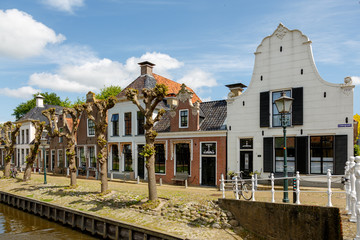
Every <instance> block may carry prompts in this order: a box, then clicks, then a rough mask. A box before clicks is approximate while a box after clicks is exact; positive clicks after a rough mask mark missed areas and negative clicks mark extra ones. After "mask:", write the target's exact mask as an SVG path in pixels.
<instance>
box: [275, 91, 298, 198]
mask: <svg viewBox="0 0 360 240" xmlns="http://www.w3.org/2000/svg"><path fill="white" fill-rule="evenodd" d="M293 100H294V99H293V98H291V97H288V96H286V93H285V92H284V91H283V92H282V96H281V97H279V98H278V99H276V100H275V105H276V108H277V110H278V112H279V113H280V114H281V126H282V127H283V131H284V177H285V179H284V198H283V202H284V203H287V202H289V198H288V179H287V177H288V173H287V158H286V157H287V149H286V126H287V125H288V124H289V122H288V120H287V119H286V118H285V115H286V114H287V113H289V112H290V109H291V105H292V102H293Z"/></svg>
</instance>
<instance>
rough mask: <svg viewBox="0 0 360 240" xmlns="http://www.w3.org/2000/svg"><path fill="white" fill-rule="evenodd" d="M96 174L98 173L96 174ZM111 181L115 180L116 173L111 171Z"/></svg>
mask: <svg viewBox="0 0 360 240" xmlns="http://www.w3.org/2000/svg"><path fill="white" fill-rule="evenodd" d="M95 174H96V173H95ZM110 180H114V172H113V171H112V170H111V172H110Z"/></svg>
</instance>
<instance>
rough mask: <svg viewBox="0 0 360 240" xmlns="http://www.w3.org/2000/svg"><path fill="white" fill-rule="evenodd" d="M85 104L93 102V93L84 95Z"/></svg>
mask: <svg viewBox="0 0 360 240" xmlns="http://www.w3.org/2000/svg"><path fill="white" fill-rule="evenodd" d="M86 102H87V103H88V102H95V93H93V92H91V91H90V92H88V93H87V94H86Z"/></svg>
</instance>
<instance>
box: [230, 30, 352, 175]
mask: <svg viewBox="0 0 360 240" xmlns="http://www.w3.org/2000/svg"><path fill="white" fill-rule="evenodd" d="M279 28H280V29H279ZM279 28H278V30H276V31H275V32H274V33H273V34H272V35H271V36H268V37H266V38H264V39H263V41H262V42H261V44H260V45H259V46H258V48H257V50H256V52H255V65H254V71H253V75H252V78H251V82H250V84H249V86H248V89H247V90H246V91H245V92H244V93H243V94H242V95H240V96H238V97H234V98H229V99H228V109H227V112H228V118H227V121H228V129H230V127H231V130H229V132H228V170H232V171H238V170H239V138H246V137H251V138H254V153H253V154H254V155H253V156H254V157H253V161H254V166H253V170H258V171H259V170H261V169H263V137H270V136H282V135H283V132H282V128H279V127H276V128H272V127H265V128H264V127H263V128H260V92H264V91H276V90H283V89H291V88H294V87H303V99H304V101H303V111H304V115H303V116H304V118H303V125H300V126H292V127H288V128H287V134H288V136H310V135H318V134H324V135H330V134H332V135H335V134H346V135H348V140H349V141H348V153H349V154H350V153H352V151H353V145H352V139H353V129H352V128H338V124H342V123H345V118H346V117H348V119H349V123H352V119H353V86H352V85H351V84H350V85H347V86H345V84H332V83H329V82H326V81H324V80H323V79H322V78H321V77H320V75H319V73H318V72H317V69H316V66H315V63H314V60H313V55H312V49H311V42H310V41H309V39H308V38H307V37H306V36H305V35H303V34H302V33H301V32H300V31H299V30H291V31H290V30H288V29H287V28H282V27H281V25H279ZM281 29H283V31H281ZM279 30H280V31H279ZM284 31H285V32H286V33H285V35H284V36H283V38H280V37H278V36H277V34H279V33H280V35H281V32H284ZM280 46H282V52H280ZM301 69H303V71H304V72H303V75H301V74H300V71H301ZM261 76H263V80H262V81H261V80H260V78H261ZM344 77H346V76H344ZM341 81H343V80H342V79H339V82H341ZM324 92H326V98H324ZM270 97H271V93H270ZM243 101H244V102H245V106H243ZM271 106H272V104H271V102H270V107H271ZM270 112H271V111H270ZM270 119H271V116H270ZM301 129H303V134H302V135H301V134H300V131H301ZM262 131H264V136H262ZM258 155H259V156H260V157H258Z"/></svg>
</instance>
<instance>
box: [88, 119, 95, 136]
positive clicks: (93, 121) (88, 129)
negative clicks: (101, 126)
mask: <svg viewBox="0 0 360 240" xmlns="http://www.w3.org/2000/svg"><path fill="white" fill-rule="evenodd" d="M89 121H92V122H93V123H94V134H90V133H89V132H90V129H89ZM86 130H87V131H86V132H87V136H88V137H95V122H94V121H93V120H91V119H89V118H88V119H87V121H86Z"/></svg>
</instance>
